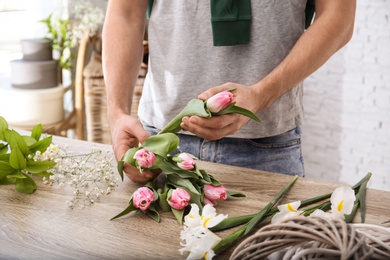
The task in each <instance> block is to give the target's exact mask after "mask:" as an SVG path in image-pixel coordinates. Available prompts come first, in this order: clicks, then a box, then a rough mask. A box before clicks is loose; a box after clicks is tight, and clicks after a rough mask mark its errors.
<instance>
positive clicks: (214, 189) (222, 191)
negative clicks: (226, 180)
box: [203, 184, 227, 203]
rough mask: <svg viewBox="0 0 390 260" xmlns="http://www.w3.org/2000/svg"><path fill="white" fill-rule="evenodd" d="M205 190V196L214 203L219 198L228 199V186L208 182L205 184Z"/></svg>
mask: <svg viewBox="0 0 390 260" xmlns="http://www.w3.org/2000/svg"><path fill="white" fill-rule="evenodd" d="M203 192H204V197H205V198H206V199H208V200H209V201H211V202H212V203H216V201H217V200H226V198H227V192H226V188H225V187H224V186H222V185H219V186H214V185H212V184H206V185H204V188H203Z"/></svg>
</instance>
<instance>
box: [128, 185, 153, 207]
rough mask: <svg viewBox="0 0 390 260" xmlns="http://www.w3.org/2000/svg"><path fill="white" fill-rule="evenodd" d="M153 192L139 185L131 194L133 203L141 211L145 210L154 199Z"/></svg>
mask: <svg viewBox="0 0 390 260" xmlns="http://www.w3.org/2000/svg"><path fill="white" fill-rule="evenodd" d="M154 199H155V197H154V193H153V191H151V190H150V189H149V188H147V187H141V188H139V189H138V190H136V191H135V192H134V194H133V205H134V207H136V208H139V209H140V210H142V211H145V210H147V209H148V208H149V207H150V204H152V202H153V201H154Z"/></svg>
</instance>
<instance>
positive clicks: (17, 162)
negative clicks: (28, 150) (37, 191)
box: [9, 146, 27, 170]
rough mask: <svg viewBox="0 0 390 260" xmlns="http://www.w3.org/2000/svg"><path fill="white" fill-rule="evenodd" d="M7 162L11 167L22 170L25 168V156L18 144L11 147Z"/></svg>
mask: <svg viewBox="0 0 390 260" xmlns="http://www.w3.org/2000/svg"><path fill="white" fill-rule="evenodd" d="M9 162H10V165H11V167H12V168H14V169H16V170H23V169H25V168H26V164H27V161H26V158H25V157H24V156H23V154H22V152H21V151H20V149H19V147H18V146H15V147H14V148H12V150H11V154H10V158H9Z"/></svg>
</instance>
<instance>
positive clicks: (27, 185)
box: [15, 173, 37, 194]
mask: <svg viewBox="0 0 390 260" xmlns="http://www.w3.org/2000/svg"><path fill="white" fill-rule="evenodd" d="M22 174H23V175H24V176H25V178H16V181H15V188H16V190H17V191H19V192H22V193H26V194H31V193H33V192H34V191H35V190H36V189H37V185H36V184H35V181H34V180H33V179H32V178H31V177H30V176H28V175H27V174H24V173H22Z"/></svg>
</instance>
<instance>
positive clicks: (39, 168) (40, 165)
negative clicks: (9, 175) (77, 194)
mask: <svg viewBox="0 0 390 260" xmlns="http://www.w3.org/2000/svg"><path fill="white" fill-rule="evenodd" d="M55 165H56V163H55V162H50V161H27V164H26V170H27V171H28V172H30V173H33V174H36V173H41V172H45V171H47V170H49V169H51V168H53V167H54V166H55Z"/></svg>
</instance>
